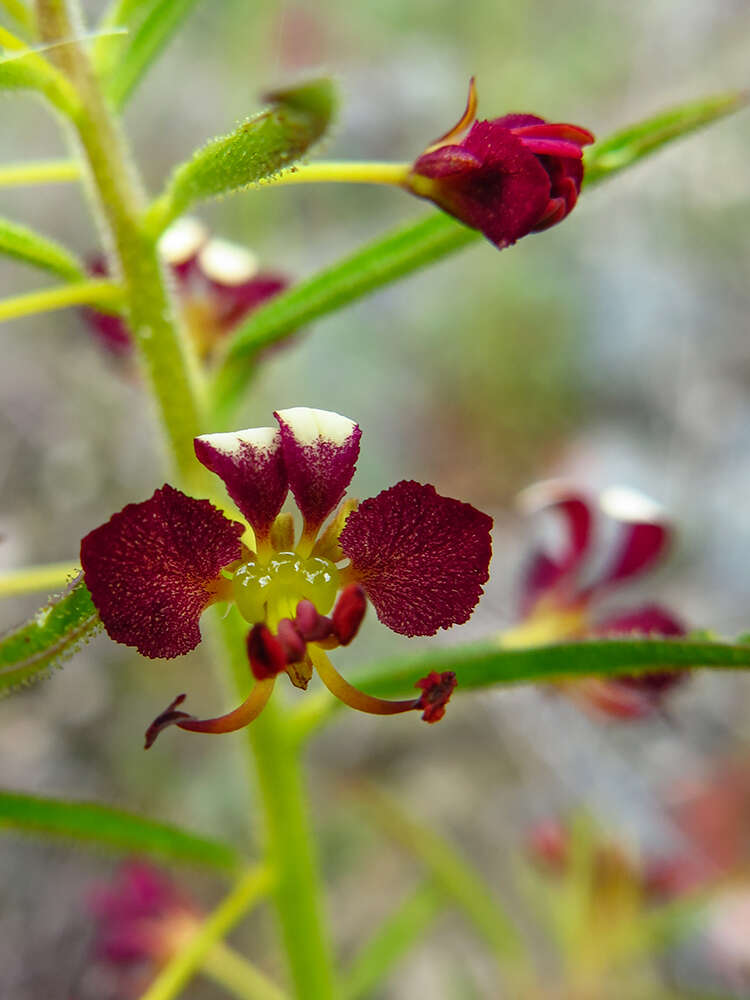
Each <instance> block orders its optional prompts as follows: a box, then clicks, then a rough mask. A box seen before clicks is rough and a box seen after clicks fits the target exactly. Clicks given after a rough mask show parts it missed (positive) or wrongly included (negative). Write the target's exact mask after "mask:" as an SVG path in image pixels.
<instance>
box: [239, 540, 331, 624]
mask: <svg viewBox="0 0 750 1000" xmlns="http://www.w3.org/2000/svg"><path fill="white" fill-rule="evenodd" d="M338 589H339V571H338V570H337V569H336V567H335V565H334V564H333V563H332V562H329V560H328V559H321V558H319V557H318V556H313V557H311V558H309V559H302V558H301V557H300V556H298V555H297V554H296V553H295V552H278V553H274V555H273V556H271V558H270V559H268V561H267V562H256V561H255V560H251V561H249V562H245V563H242V565H241V566H239V567H238V569H237V570H236V572H235V574H234V578H233V580H232V592H233V597H234V600H235V602H236V604H237V607H238V608H239V611H240V614H241V615H242V617H243V618H244V619H245V621H248V622H250V623H251V624H253V625H254V624H256V623H257V622H262V621H267V622H268V624H269V625H270V626H271V627H272V628H273V627H275V626H276V625H278V622H279V620H280V619H281V618H294V615H295V612H296V609H297V605H298V604H299V602H300V601H301V600H304V599H306V600H308V601H312V603H313V604H314V605H315V607H316V608H317V610H318V611H319V612H320V614H322V615H324V614H326V613H327V612H328V611H330V610H331V608H332V607H333V602H334V600H335V598H336V593H337V591H338Z"/></svg>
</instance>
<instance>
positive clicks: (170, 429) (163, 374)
mask: <svg viewBox="0 0 750 1000" xmlns="http://www.w3.org/2000/svg"><path fill="white" fill-rule="evenodd" d="M37 15H38V20H39V24H40V29H41V32H42V36H43V38H44V39H45V40H46V41H58V40H60V39H70V38H72V37H74V35H75V31H74V25H73V23H72V21H71V18H70V16H69V14H68V8H67V6H66V3H65V0H37ZM52 51H53V52H54V53H55V57H56V61H57V62H58V66H59V68H60V69H61V70H62V71H63V72H65V73H66V75H67V76H68V77H69V78H70V79H71V80H72V81H73V83H74V85H75V87H76V89H77V91H79V94H80V100H81V104H82V108H83V110H82V111H81V113H80V114H79V116H78V118H77V120H76V121H75V123H74V124H75V127H76V131H77V134H78V138H79V140H80V143H81V146H82V147H83V151H84V153H85V157H86V161H87V164H88V168H89V173H90V179H91V188H92V192H93V196H94V201H95V204H96V206H97V209H98V211H99V213H100V217H101V219H102V222H103V229H104V233H105V236H106V237H108V238H109V242H110V245H111V252H112V257H113V262H114V263H115V264H116V265H117V266H119V269H120V270H121V273H122V278H123V282H124V285H125V291H126V295H127V299H128V321H129V323H130V326H131V328H132V331H133V333H134V335H135V341H136V345H137V347H138V349H139V353H140V356H141V358H142V359H143V362H144V367H145V369H146V371H147V374H148V377H149V383H150V386H151V388H152V390H153V393H154V396H155V398H156V400H157V402H158V410H159V414H160V417H161V422H162V425H163V427H164V430H165V431H166V436H167V440H168V442H169V445H170V448H171V453H172V455H173V458H174V460H175V463H176V465H177V468H178V470H179V472H180V474H181V477H182V479H183V481H184V482H185V483H186V484H188V485H189V484H191V483H194V482H195V476H196V468H197V467H198V466H197V463H196V461H195V458H194V456H193V450H192V439H193V437H195V436H196V435H197V434H199V433H200V432H201V430H203V429H204V428H203V426H202V423H203V399H202V392H201V386H200V383H199V381H198V378H197V375H196V368H195V365H194V359H193V356H192V355H191V351H190V348H189V345H188V343H187V341H186V340H185V338H183V337H182V336H181V332H180V330H179V328H178V327H177V325H176V323H175V321H174V310H173V307H172V303H171V300H170V296H169V294H168V290H167V288H166V286H165V282H164V275H163V273H162V268H161V266H160V262H159V258H158V255H157V251H156V245H155V241H154V239H153V238H151V237H149V236H148V234H147V233H146V232H145V227H144V226H143V221H142V220H143V214H144V197H143V194H142V189H141V184H140V180H139V178H138V176H137V174H136V172H135V169H134V167H133V165H132V163H131V160H130V155H129V150H128V148H127V145H126V143H125V140H124V138H123V136H122V134H121V132H120V129H119V126H118V123H117V122H116V121H115V120H114V118H113V117H112V115H111V114H110V111H109V108H108V107H107V105H106V103H105V101H104V98H103V96H102V92H101V89H100V87H99V84H98V81H97V79H96V77H95V75H94V73H93V71H92V69H91V66H90V64H89V61H88V57H87V55H86V53H85V52H84V50H83V49H82V48H81V47H80V45H78V44H77V43H76V42H68V43H66V44H65V45H61V46H59V47H56V48H55V49H54V50H52ZM232 624H233V623H232V619H231V618H230V619H227V621H226V623H225V628H224V630H223V632H224V644H225V646H226V649H227V662H228V665H229V669H230V676H231V678H232V680H233V683H234V686H235V687H236V688H237V690H238V693H239V694H240V695H241V696H242V697H244V695H245V694H246V690H245V689H246V686H247V679H248V666H247V661H246V658H245V653H244V642H243V641H242V639H243V637H242V636H241V635H238V633H237V629H236V628H234V627H232ZM249 733H250V740H251V745H252V754H253V758H254V761H255V764H256V768H257V772H258V778H259V786H260V792H261V803H262V806H263V811H264V819H265V828H266V840H267V843H268V851H269V855H270V858H271V861H272V863H273V864H274V866H275V873H276V888H275V892H274V898H275V902H276V909H277V913H278V917H279V922H280V925H281V930H282V936H283V940H284V945H285V948H286V953H287V959H288V963H289V967H290V970H291V974H292V979H293V981H294V985H295V992H296V996H297V997H298V998H299V1000H309V998H311V997H315V1000H331V998H332V997H333V996H334V974H333V963H332V959H331V953H330V947H329V943H328V939H327V935H326V933H325V930H324V924H323V919H322V913H321V897H322V891H321V886H320V882H319V877H318V873H317V867H316V862H315V854H314V849H313V844H312V838H311V830H310V823H309V819H308V810H307V803H306V799H305V793H304V787H303V778H302V773H301V765H300V759H299V751H298V749H297V746H296V745H295V744H294V743H293V741H292V739H291V737H290V733H289V730H288V726H287V725H286V724H285V722H284V720H283V719H281V718H279V716H278V714H277V711H276V710H275V706H274V705H269V706H268V707H267V709H266V711H265V712H264V713H263V715H262V716H261V718H260V719H258V720H256V721H255V722H254V723H253V725H252V727H251V728H250V730H249Z"/></svg>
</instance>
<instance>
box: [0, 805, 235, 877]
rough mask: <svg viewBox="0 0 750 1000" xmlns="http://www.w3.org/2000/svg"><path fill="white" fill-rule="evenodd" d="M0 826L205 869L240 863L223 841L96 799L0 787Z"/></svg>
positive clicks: (227, 868)
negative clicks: (45, 795) (55, 796)
mask: <svg viewBox="0 0 750 1000" xmlns="http://www.w3.org/2000/svg"><path fill="white" fill-rule="evenodd" d="M0 828H5V829H11V830H18V831H19V832H21V833H31V834H41V835H43V836H45V837H57V838H61V839H65V840H76V841H82V842H85V843H92V844H97V845H99V846H101V847H107V848H110V849H111V850H115V851H125V852H127V853H130V854H146V855H150V856H154V857H159V858H166V859H168V860H170V861H182V862H185V863H187V864H193V865H199V866H201V867H204V868H219V869H224V870H236V869H238V868H239V866H240V863H241V858H240V856H239V854H238V853H237V851H235V849H234V848H233V847H231V846H230V845H229V844H225V843H223V842H222V841H219V840H213V839H212V838H209V837H202V836H198V835H197V834H194V833H189V832H188V831H187V830H182V829H180V827H177V826H172V825H171V824H169V823H160V822H157V821H155V820H151V819H146V818H144V817H143V816H137V815H135V814H134V813H129V812H125V811H124V810H122V809H115V808H113V807H112V806H105V805H100V804H99V803H95V802H66V801H65V800H64V799H47V798H41V797H39V796H37V795H25V794H22V793H19V792H6V791H0Z"/></svg>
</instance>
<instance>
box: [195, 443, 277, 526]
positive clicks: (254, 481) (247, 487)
mask: <svg viewBox="0 0 750 1000" xmlns="http://www.w3.org/2000/svg"><path fill="white" fill-rule="evenodd" d="M194 445H195V454H196V456H197V457H198V460H199V461H200V462H202V464H203V465H205V466H206V468H207V469H210V470H211V472H215V473H216V475H217V476H219V477H220V478H221V479H223V480H224V485H225V486H226V488H227V493H228V494H229V495H230V497H231V498H232V499H233V500H234V502H235V503H236V504H237V506H238V507H239V509H240V510H241V511H242V513H243V514H244V515H245V517H246V518H247V519H248V521H249V522H250V524H251V525H252V526H253V529H254V531H255V532H256V533H259V534H261V535H265V534H267V533H268V531H269V530H270V528H271V525H272V524H273V522H274V519H275V518H276V515H277V514H278V513H279V511H280V510H281V506H282V504H283V503H284V500H285V498H286V494H287V490H288V484H287V475H286V469H285V467H284V455H283V450H282V443H281V434H280V432H279V431H278V430H277V429H276V428H275V427H250V428H248V429H247V430H244V431H234V432H231V433H225V434H204V435H202V436H201V437H198V438H196V439H195V442H194Z"/></svg>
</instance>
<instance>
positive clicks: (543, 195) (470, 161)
mask: <svg viewBox="0 0 750 1000" xmlns="http://www.w3.org/2000/svg"><path fill="white" fill-rule="evenodd" d="M476 104H477V102H476V92H475V89H474V80H473V79H472V81H471V83H470V85H469V98H468V101H467V104H466V110H465V111H464V113H463V115H462V116H461V118H460V119H459V121H458V122H457V123H456V125H455V126H454V127H453V128H452V129H451V130H450V131H449V132H447V133H446V134H445V135H444V136H442V137H441V138H440V139H438V140H437V141H436V142H435V143H433V144H432V145H431V146H430V147H429V148H428V149H427V150H426V151H425V152H424V153H423V154H422V155H421V156H420V157H418V158H417V160H416V161H415V163H414V165H413V167H412V170H411V173H410V174H409V177H408V180H407V186H408V187H409V189H410V190H411V191H412V192H413V193H414V194H416V195H419V196H420V197H422V198H429V199H430V201H433V202H435V204H437V205H439V206H440V208H442V209H444V210H445V211H446V212H448V213H449V214H450V215H453V216H455V218H457V219H458V220H459V221H461V222H463V223H465V224H466V225H467V226H471V227H472V229H478V230H479V231H480V232H482V233H484V235H485V236H486V237H487V239H488V240H490V241H491V242H492V243H494V244H495V246H497V247H498V248H499V249H501V250H502V249H503V247H507V246H510V245H511V244H513V243H515V242H516V240H518V239H520V238H521V237H522V236H526V234H527V233H532V232H539V231H540V230H542V229H548V228H549V227H550V226H554V225H555V224H556V223H558V222H561V221H562V220H563V219H564V218H565V216H566V215H567V214H568V213H569V212H571V211H572V210H573V208H574V206H575V204H576V201H577V200H578V193H579V191H580V190H581V181H582V180H583V160H582V155H583V152H582V147H583V146H586V145H588V144H589V143H591V142H593V141H594V137H593V135H592V134H591V133H590V132H588V131H587V130H586V129H584V128H580V127H578V126H577V125H567V124H562V123H552V122H546V121H545V120H544V119H543V118H539V117H537V116H536V115H526V114H510V115H504V116H503V117H502V118H495V119H493V120H492V121H476V120H475V113H476ZM467 129H468V132H467V134H466V135H465V136H464V138H463V139H461V141H460V142H458V143H456V142H454V140H455V139H457V138H458V136H460V135H461V134H462V133H463V132H466V131H467Z"/></svg>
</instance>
